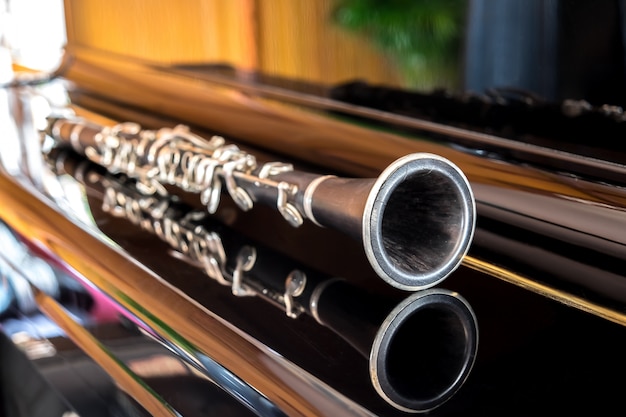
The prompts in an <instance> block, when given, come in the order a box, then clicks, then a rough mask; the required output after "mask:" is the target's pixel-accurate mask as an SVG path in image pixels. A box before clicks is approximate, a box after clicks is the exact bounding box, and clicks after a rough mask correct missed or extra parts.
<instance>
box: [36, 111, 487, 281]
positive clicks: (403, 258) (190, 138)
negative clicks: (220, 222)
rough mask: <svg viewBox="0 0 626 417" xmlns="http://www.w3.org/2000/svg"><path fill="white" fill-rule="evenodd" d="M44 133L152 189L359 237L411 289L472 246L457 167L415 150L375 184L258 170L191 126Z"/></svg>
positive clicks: (385, 273) (54, 126) (453, 264)
mask: <svg viewBox="0 0 626 417" xmlns="http://www.w3.org/2000/svg"><path fill="white" fill-rule="evenodd" d="M46 132H47V134H48V135H50V136H51V137H52V138H53V139H54V140H56V141H57V142H58V143H61V144H66V145H69V146H71V147H72V148H73V149H74V150H75V151H76V152H78V153H80V154H82V155H84V156H86V157H87V158H89V159H90V160H91V161H93V162H95V163H97V164H99V165H102V166H104V167H105V168H106V169H107V170H109V171H110V172H112V173H124V174H126V175H128V176H129V177H131V178H134V179H136V180H137V181H138V182H139V183H140V184H142V185H143V186H145V187H147V188H148V189H152V190H160V191H163V190H164V187H165V186H166V185H174V186H177V187H179V188H180V189H182V190H184V191H187V192H192V193H198V194H199V195H200V200H201V202H202V204H204V205H205V206H206V209H207V211H208V212H209V213H214V212H215V211H216V210H217V207H218V205H219V202H220V198H221V197H220V196H221V194H222V190H223V189H224V188H225V190H226V192H227V193H228V194H229V195H230V197H232V199H233V200H234V202H235V203H236V204H237V205H238V206H239V207H240V208H241V209H242V210H250V209H251V208H252V207H253V205H254V203H255V202H258V203H261V204H265V205H269V206H274V207H276V209H277V210H278V212H279V213H280V214H281V215H282V216H283V217H284V218H285V220H286V221H288V222H289V223H290V224H291V225H293V226H296V227H297V226H300V225H301V224H303V222H304V220H305V219H308V220H309V221H311V222H313V223H315V224H316V225H318V226H322V227H328V228H333V229H335V230H338V231H340V232H342V233H345V234H347V235H349V236H351V237H353V238H355V239H357V240H358V241H361V242H362V244H363V247H364V250H365V254H366V256H367V259H368V260H369V262H370V264H371V266H372V268H373V269H374V271H375V272H376V273H377V274H378V275H379V276H380V277H381V278H382V279H383V280H385V281H386V282H387V283H388V284H390V285H392V286H394V287H396V288H400V289H403V290H407V291H415V290H421V289H425V288H430V287H432V286H434V285H436V284H438V283H440V282H441V281H443V280H444V279H445V278H446V277H447V276H448V275H449V274H450V273H452V272H453V271H454V270H455V269H456V268H458V266H459V265H460V263H461V261H462V260H463V257H464V256H465V254H466V253H467V251H468V249H469V246H470V244H471V241H472V237H473V233H474V228H475V217H476V215H475V211H476V208H475V201H474V196H473V193H472V190H471V187H470V185H469V182H468V180H467V178H466V177H465V175H464V174H463V173H462V172H461V170H460V169H459V168H458V167H457V166H456V165H454V164H453V163H452V162H450V161H448V160H447V159H445V158H442V157H440V156H437V155H433V154H428V153H415V154H410V155H406V156H404V157H402V158H400V159H398V160H396V161H395V162H393V163H392V164H391V165H389V166H388V167H387V168H386V169H385V170H384V171H383V172H382V174H381V175H380V176H379V177H378V178H367V179H365V178H340V177H336V176H333V175H318V174H314V173H307V172H301V171H297V170H294V168H293V166H292V165H291V164H288V163H282V162H267V163H263V164H260V163H258V162H257V160H256V158H255V157H254V156H253V155H251V154H249V153H247V152H244V151H243V150H241V149H240V148H239V147H238V146H236V145H234V144H227V143H226V142H225V140H224V139H223V138H222V137H219V136H213V137H212V138H211V139H210V140H206V139H203V138H201V137H199V136H197V135H195V134H193V133H191V132H190V130H189V129H188V128H187V127H186V126H182V125H179V126H176V127H174V128H162V129H159V130H145V129H142V128H141V127H140V126H139V125H137V124H135V123H121V124H118V125H115V126H112V127H109V126H101V125H97V124H94V123H92V122H90V121H87V120H83V119H79V118H67V117H58V118H57V117H51V118H49V125H48V128H47V131H46Z"/></svg>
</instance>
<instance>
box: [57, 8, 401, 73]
mask: <svg viewBox="0 0 626 417" xmlns="http://www.w3.org/2000/svg"><path fill="white" fill-rule="evenodd" d="M334 4H335V0H271V1H261V0H106V1H105V0H65V8H66V20H67V28H68V42H69V43H74V44H77V45H81V46H87V47H90V48H95V49H100V50H104V51H109V52H114V53H119V54H123V55H129V56H132V57H136V58H142V59H148V60H152V61H157V62H161V63H174V62H185V63H193V62H196V63H197V62H203V63H206V62H211V63H218V62H219V63H228V64H232V65H234V66H237V67H239V68H244V69H259V70H261V71H263V72H266V73H268V74H272V75H278V76H284V77H288V78H292V79H302V80H308V81H313V82H327V83H335V82H341V81H346V80H348V79H354V78H355V77H361V78H364V79H367V80H369V81H371V82H381V83H386V84H394V85H395V84H398V82H399V78H398V76H397V74H396V72H395V70H394V69H393V66H392V65H391V62H390V61H389V60H387V59H386V58H385V56H384V54H382V53H380V52H379V51H377V50H375V49H374V48H373V47H372V46H371V45H369V44H367V42H366V41H365V40H364V39H362V38H360V37H358V36H357V35H354V34H352V33H348V32H346V31H344V30H342V29H341V28H339V27H337V26H336V25H335V24H333V23H332V22H331V20H330V13H331V12H332V10H333V7H334Z"/></svg>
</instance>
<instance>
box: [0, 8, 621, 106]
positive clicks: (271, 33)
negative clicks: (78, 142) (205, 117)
mask: <svg viewBox="0 0 626 417" xmlns="http://www.w3.org/2000/svg"><path fill="white" fill-rule="evenodd" d="M0 4H1V8H0V10H1V11H2V21H1V23H0V29H1V34H2V37H1V38H0V44H1V45H3V47H4V48H5V50H6V49H7V48H8V49H10V51H11V56H12V59H13V61H14V62H15V63H18V64H21V65H25V66H29V67H35V68H43V69H50V68H53V67H54V66H55V65H56V64H57V63H58V61H59V57H60V52H61V50H62V47H63V45H64V44H65V43H66V42H69V43H70V44H72V45H78V46H85V47H89V48H95V49H99V50H103V51H107V52H112V53H116V54H122V55H126V56H130V57H136V58H141V59H146V60H150V61H155V62H158V63H165V64H173V63H176V64H197V63H212V64H215V63H221V64H228V65H231V66H233V67H236V68H237V69H238V70H249V71H250V70H251V71H257V72H260V73H263V74H266V75H272V76H277V77H284V78H288V79H290V80H301V81H307V82H312V83H322V84H325V85H333V84H336V83H342V82H347V81H351V80H355V79H360V80H364V81H367V82H368V83H372V84H383V85H386V86H392V87H393V86H401V87H405V88H411V89H420V90H432V89H435V88H446V89H451V90H463V91H468V90H469V91H475V92H482V91H485V90H487V89H489V88H507V89H521V90H523V91H526V92H529V93H532V94H535V95H538V96H540V97H543V98H546V99H551V100H562V99H564V98H574V99H585V100H588V101H590V102H592V103H594V104H607V103H610V104H616V105H622V104H623V103H624V101H625V100H624V97H625V96H626V94H625V91H626V88H625V82H624V79H625V77H624V71H625V66H624V31H623V27H622V26H623V25H622V21H623V16H624V13H625V12H624V10H625V7H624V1H622V0H611V1H609V0H607V1H602V2H581V1H574V0H545V1H543V0H439V1H436V0H389V1H380V0H306V1H297V2H294V1H290V0H273V1H259V0H230V1H224V0H212V1H206V0H185V1H182V2H181V1H170V0H132V1H128V0H110V1H102V0H65V1H63V0H19V1H18V0H2V3H0ZM65 14H67V22H68V24H67V31H66V30H65V28H66V24H65V22H66V20H65ZM5 55H6V54H5Z"/></svg>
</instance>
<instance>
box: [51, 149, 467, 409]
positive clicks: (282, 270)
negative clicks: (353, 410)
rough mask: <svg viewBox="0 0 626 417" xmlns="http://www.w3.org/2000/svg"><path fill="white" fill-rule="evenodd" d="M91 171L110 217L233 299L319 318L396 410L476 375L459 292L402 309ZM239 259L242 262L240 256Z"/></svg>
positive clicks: (426, 294)
mask: <svg viewBox="0 0 626 417" xmlns="http://www.w3.org/2000/svg"><path fill="white" fill-rule="evenodd" d="M65 157H69V155H68V154H66V156H65ZM58 161H59V160H57V163H56V164H55V165H56V167H57V169H67V170H69V171H70V172H71V171H74V169H73V168H72V163H71V160H69V161H68V162H66V163H65V164H60V163H59V162H58ZM90 166H91V167H92V168H95V166H93V165H91V164H89V163H88V162H87V161H83V162H82V163H81V164H80V165H79V166H78V168H77V169H76V170H75V173H74V175H75V176H76V178H79V179H81V180H82V181H83V182H85V183H86V185H87V186H88V187H89V188H90V189H91V190H94V189H95V190H99V191H100V192H101V193H102V198H103V208H104V210H105V211H106V212H108V213H111V214H112V215H115V216H117V217H123V218H126V219H128V220H129V221H131V222H132V223H134V224H136V225H138V226H140V227H142V228H143V229H145V230H147V231H150V232H152V233H154V234H155V235H157V236H159V237H160V238H161V239H162V240H163V241H165V242H167V243H169V244H170V245H171V247H172V248H173V249H174V250H175V251H176V253H177V254H178V255H177V256H178V257H182V258H184V259H185V260H187V261H188V262H190V263H193V264H196V265H198V266H200V267H202V268H203V269H204V271H205V272H206V273H207V275H209V276H210V277H211V278H213V279H215V280H216V281H218V282H220V283H221V284H224V285H228V286H230V287H232V292H233V294H235V295H238V296H249V295H255V296H259V297H261V298H263V299H265V300H267V301H270V302H271V303H272V304H274V305H277V306H279V307H280V308H282V309H284V311H285V312H286V313H287V315H288V316H289V317H292V318H296V317H297V316H298V315H300V314H301V313H303V312H306V313H308V314H310V315H311V316H313V317H314V318H315V319H316V320H317V321H318V322H319V323H321V324H323V325H325V326H327V327H329V328H330V329H332V330H333V331H335V332H336V333H337V334H338V335H340V336H341V337H342V338H344V339H345V340H346V341H348V342H349V343H350V344H351V345H352V346H354V347H355V348H356V349H357V350H358V351H359V352H361V353H362V354H363V355H364V356H365V357H366V358H369V368H370V376H371V380H372V383H373V385H374V387H375V388H376V390H377V391H378V393H379V394H380V395H381V396H382V397H383V398H384V399H385V400H386V401H388V402H389V403H390V404H392V405H393V406H394V407H396V408H399V409H401V410H404V411H410V412H421V411H426V410H429V409H432V408H434V407H437V406H438V405H440V404H442V403H443V402H445V401H446V400H447V399H449V398H450V397H451V396H452V395H453V394H454V393H455V392H456V391H457V390H458V388H459V387H460V386H461V385H462V384H463V382H464V381H465V379H466V377H467V376H468V374H469V372H470V370H471V367H472V365H473V362H474V357H475V354H476V349H477V343H478V330H477V324H476V318H475V316H474V313H473V311H472V309H471V307H470V306H469V304H468V303H467V302H466V301H465V300H464V299H463V298H462V297H461V296H459V295H458V294H456V293H453V292H450V291H447V290H442V289H429V290H424V291H421V292H416V293H414V294H412V295H411V296H410V297H408V298H406V299H405V300H403V301H401V302H400V303H398V302H397V301H393V300H388V301H385V300H383V299H381V297H378V296H374V295H372V294H371V293H367V292H365V291H363V290H362V289H359V288H358V287H355V286H354V285H351V284H349V283H347V282H345V281H343V280H340V279H337V278H329V277H326V276H323V275H322V274H320V273H317V272H315V271H312V270H309V269H307V268H304V267H302V266H301V265H298V264H297V263H296V262H295V261H292V260H290V259H287V258H286V257H284V256H281V255H280V254H278V253H276V252H274V251H272V250H270V249H268V248H266V247H263V246H259V245H252V244H250V243H249V242H248V241H246V239H245V238H243V237H242V236H239V235H238V234H237V233H235V232H234V231H232V230H230V229H228V228H226V226H224V225H223V224H221V223H216V222H215V221H212V220H211V219H210V217H209V216H208V215H207V213H206V212H204V211H199V210H192V209H190V207H188V206H186V205H185V204H184V203H182V202H180V201H179V200H177V199H176V197H175V196H171V195H167V194H163V195H159V194H158V193H153V194H144V193H143V192H142V191H141V189H142V186H141V185H140V184H138V183H136V182H134V181H121V180H119V179H117V178H115V177H113V176H111V175H110V174H99V173H98V171H97V170H95V169H93V170H92V169H90V168H89V167H90ZM137 185H139V187H137ZM218 232H219V234H218ZM230 253H236V254H237V255H236V256H235V257H234V259H233V258H232V257H229V256H228V254H230Z"/></svg>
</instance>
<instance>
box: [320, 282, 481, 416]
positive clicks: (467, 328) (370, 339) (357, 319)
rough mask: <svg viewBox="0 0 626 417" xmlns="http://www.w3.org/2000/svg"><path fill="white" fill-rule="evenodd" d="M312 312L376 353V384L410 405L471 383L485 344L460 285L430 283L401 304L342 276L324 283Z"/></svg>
mask: <svg viewBox="0 0 626 417" xmlns="http://www.w3.org/2000/svg"><path fill="white" fill-rule="evenodd" d="M310 310H311V314H312V315H313V316H314V317H315V318H316V319H317V320H318V321H319V322H320V323H322V324H324V325H325V326H327V327H329V328H331V329H332V330H333V331H334V332H336V333H337V334H339V335H340V336H341V337H343V338H344V339H345V340H346V341H348V342H349V343H350V344H351V345H353V346H354V347H355V348H356V349H357V350H358V351H359V352H361V353H362V354H363V355H364V356H365V357H369V369H370V377H371V380H372V383H373V384H374V387H375V388H376V391H377V392H378V393H379V394H380V395H381V396H382V397H383V398H384V399H385V400H386V401H387V402H389V403H390V404H392V405H393V406H394V407H396V408H398V409H400V410H403V411H407V412H424V411H428V410H431V409H433V408H435V407H437V406H439V405H441V404H443V403H444V402H445V401H447V400H448V399H449V398H450V397H452V395H453V394H454V393H455V392H456V391H457V390H458V389H459V388H460V387H461V385H463V383H464V382H465V379H466V378H467V376H468V375H469V373H470V370H471V368H472V365H473V363H474V359H475V356H476V350H477V348H478V326H477V323H476V316H475V315H474V312H473V311H472V309H471V307H470V306H469V304H468V303H467V302H466V301H465V300H464V299H463V298H462V297H461V296H459V295H458V294H457V293H454V292H451V291H448V290H443V289H429V290H424V291H421V292H416V293H413V294H412V295H411V296H409V297H408V298H406V299H405V300H403V301H402V302H400V303H399V304H392V305H387V307H381V303H380V299H379V298H378V297H375V296H373V295H370V294H361V293H360V292H358V291H356V290H355V287H354V286H351V285H349V284H348V283H345V282H343V281H341V280H331V281H326V282H324V283H322V284H320V285H319V286H318V287H317V288H316V290H315V291H314V292H313V295H312V296H311V302H310Z"/></svg>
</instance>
